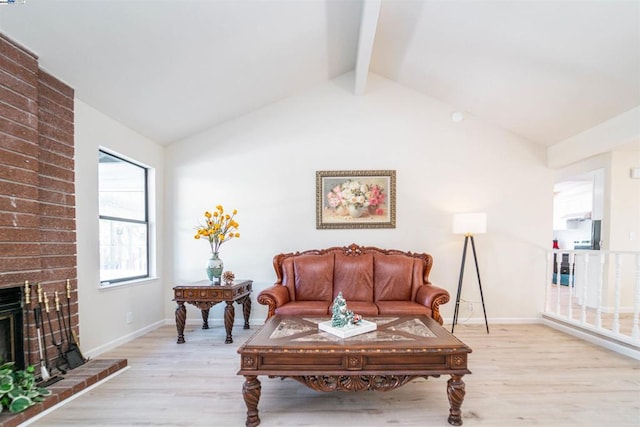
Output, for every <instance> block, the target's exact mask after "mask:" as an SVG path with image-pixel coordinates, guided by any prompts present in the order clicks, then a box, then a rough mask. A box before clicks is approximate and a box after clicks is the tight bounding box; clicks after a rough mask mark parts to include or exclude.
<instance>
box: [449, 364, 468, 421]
mask: <svg viewBox="0 0 640 427" xmlns="http://www.w3.org/2000/svg"><path fill="white" fill-rule="evenodd" d="M464 395H465V389H464V381H462V375H451V378H450V379H449V381H447V397H448V398H449V405H451V408H450V409H449V420H448V421H449V424H451V425H454V426H461V425H462V411H461V410H460V407H461V406H462V401H463V400H464Z"/></svg>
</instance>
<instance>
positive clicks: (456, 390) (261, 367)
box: [238, 316, 471, 427]
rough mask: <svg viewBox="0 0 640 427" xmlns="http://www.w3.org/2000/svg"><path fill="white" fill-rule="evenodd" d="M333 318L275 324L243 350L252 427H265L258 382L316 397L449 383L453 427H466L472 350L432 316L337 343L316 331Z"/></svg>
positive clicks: (392, 320)
mask: <svg viewBox="0 0 640 427" xmlns="http://www.w3.org/2000/svg"><path fill="white" fill-rule="evenodd" d="M327 319H328V318H326V317H324V318H318V317H314V316H286V317H285V316H274V317H272V318H270V319H269V320H268V321H267V322H266V323H265V324H264V326H262V328H261V329H260V330H259V331H258V332H256V333H255V334H254V335H253V336H252V337H251V338H249V339H248V340H247V342H245V343H244V344H243V345H242V346H241V347H240V348H239V349H238V353H239V354H240V371H239V372H238V375H244V377H245V382H244V385H243V387H242V394H243V397H244V401H245V403H246V405H247V421H246V425H247V426H249V427H253V426H257V425H259V424H260V418H259V416H258V402H259V400H260V392H261V385H260V381H259V380H258V376H259V375H267V376H269V377H281V378H292V379H294V380H296V381H298V382H300V383H302V384H304V385H306V386H307V387H310V388H312V389H314V390H318V391H337V390H340V391H363V390H377V391H389V390H393V389H395V388H398V387H400V386H402V385H404V384H406V383H408V382H410V381H412V380H414V379H416V378H428V377H430V376H431V377H439V376H440V375H450V376H451V378H450V379H449V380H448V381H447V395H448V398H449V404H450V409H449V419H448V421H449V423H450V424H453V425H461V424H462V415H461V414H462V413H461V410H460V407H461V406H462V401H463V399H464V395H465V385H464V382H463V381H462V377H463V376H464V375H465V374H470V373H471V371H469V370H468V369H467V355H468V354H469V353H471V348H469V347H467V346H466V345H465V344H464V343H462V342H461V341H460V340H458V339H457V338H456V337H455V336H453V335H452V334H451V333H449V332H448V331H447V330H445V329H444V328H443V327H442V326H440V324H438V322H436V321H435V320H433V319H432V318H430V317H427V316H396V317H374V318H369V317H367V320H370V321H374V322H376V324H377V330H375V331H372V332H368V333H365V334H361V335H357V336H354V337H350V338H344V339H343V338H339V337H337V336H335V335H332V334H330V333H328V332H323V331H320V330H318V323H320V322H322V321H325V320H327Z"/></svg>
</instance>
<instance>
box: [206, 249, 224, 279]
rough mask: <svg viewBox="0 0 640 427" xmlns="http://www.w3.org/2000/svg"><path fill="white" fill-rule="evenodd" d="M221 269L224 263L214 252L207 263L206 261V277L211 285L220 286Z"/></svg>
mask: <svg viewBox="0 0 640 427" xmlns="http://www.w3.org/2000/svg"><path fill="white" fill-rule="evenodd" d="M223 269H224V263H223V262H222V259H220V257H219V256H218V252H214V253H213V255H211V258H209V261H207V277H208V278H209V281H210V282H211V284H212V285H219V284H220V277H221V276H222V270H223Z"/></svg>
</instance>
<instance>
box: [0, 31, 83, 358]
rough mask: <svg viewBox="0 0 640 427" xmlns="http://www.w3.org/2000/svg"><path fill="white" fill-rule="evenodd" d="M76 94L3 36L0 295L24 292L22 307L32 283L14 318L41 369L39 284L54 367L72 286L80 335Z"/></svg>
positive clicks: (74, 324)
mask: <svg viewBox="0 0 640 427" xmlns="http://www.w3.org/2000/svg"><path fill="white" fill-rule="evenodd" d="M73 97H74V91H73V89H72V88H70V87H69V86H67V85H66V84H64V83H63V82H61V81H60V80H58V79H56V78H55V77H53V76H52V75H50V74H48V73H47V72H45V71H43V70H42V69H40V67H39V64H38V58H37V57H36V55H35V54H33V53H31V52H29V51H28V50H26V49H25V48H23V47H21V46H19V45H17V44H16V43H14V42H13V41H11V40H10V39H8V38H7V37H5V36H4V35H0V292H4V293H5V294H15V293H16V292H21V293H20V295H21V298H22V300H23V303H24V298H25V295H24V290H25V282H26V281H28V282H29V284H30V285H31V286H30V288H29V289H30V296H31V304H30V305H27V304H23V310H22V313H20V314H21V316H14V320H19V321H22V322H23V329H22V336H23V337H24V342H23V343H18V345H17V346H16V348H22V349H23V350H24V351H23V352H22V353H23V354H20V355H17V356H16V357H17V358H18V359H21V360H17V362H18V364H19V365H21V366H24V365H25V364H33V365H36V367H37V369H39V368H40V367H39V363H40V362H39V355H38V347H37V338H36V327H35V326H36V325H35V322H34V315H33V314H34V313H33V310H34V309H35V307H36V306H37V305H38V304H39V301H38V294H37V289H38V286H37V285H39V287H40V289H41V290H42V294H41V298H40V301H41V303H40V305H42V307H43V309H44V301H43V296H44V294H46V296H47V300H48V301H49V304H50V310H51V311H50V318H51V328H49V324H48V322H46V320H47V319H46V318H45V325H46V327H45V328H44V330H43V331H42V333H43V343H44V344H45V349H46V353H47V355H48V357H49V359H50V360H49V364H50V365H52V366H55V365H56V362H55V358H56V357H57V353H58V350H57V348H56V347H55V346H54V345H53V344H52V338H54V337H55V338H58V337H59V335H58V334H57V331H60V330H62V329H64V328H63V327H62V326H61V325H59V321H58V316H57V315H56V312H55V308H56V307H55V301H54V296H55V294H56V292H57V293H58V295H59V298H60V300H61V303H62V304H63V307H64V309H65V310H66V309H67V298H66V296H67V292H66V285H67V281H68V283H69V285H70V292H69V296H70V299H69V304H68V308H69V309H70V315H69V316H68V319H70V327H71V330H73V331H75V333H76V334H77V335H79V330H78V298H77V280H76V226H75V185H74V124H73V121H74V112H73V107H74V100H73ZM1 295H2V294H0V296H1ZM65 314H66V312H65ZM51 330H53V332H54V335H53V337H52V334H51ZM18 335H19V334H18Z"/></svg>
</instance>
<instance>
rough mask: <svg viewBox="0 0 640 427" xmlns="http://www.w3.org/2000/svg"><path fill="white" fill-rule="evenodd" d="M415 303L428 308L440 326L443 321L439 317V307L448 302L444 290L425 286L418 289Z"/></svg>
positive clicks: (447, 294) (446, 293) (428, 285)
mask: <svg viewBox="0 0 640 427" xmlns="http://www.w3.org/2000/svg"><path fill="white" fill-rule="evenodd" d="M416 302H417V303H419V304H422V305H424V306H425V307H429V308H430V309H431V313H432V317H433V318H434V319H435V320H437V321H438V323H440V324H441V325H442V323H443V319H442V316H441V315H440V305H441V304H446V303H448V302H449V292H448V291H447V290H446V289H443V288H440V287H438V286H434V285H431V284H426V285H424V286H420V287H419V288H418V292H417V293H416Z"/></svg>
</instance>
